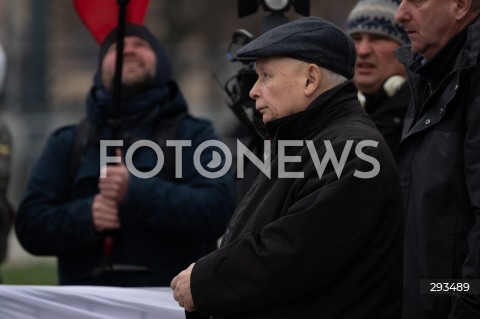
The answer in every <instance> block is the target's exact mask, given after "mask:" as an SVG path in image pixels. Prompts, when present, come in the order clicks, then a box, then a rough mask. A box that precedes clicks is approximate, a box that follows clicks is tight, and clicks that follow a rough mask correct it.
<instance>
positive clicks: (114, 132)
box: [103, 0, 129, 270]
mask: <svg viewBox="0 0 480 319" xmlns="http://www.w3.org/2000/svg"><path fill="white" fill-rule="evenodd" d="M128 2H129V0H117V4H118V25H117V39H116V41H117V58H116V61H115V75H114V78H113V99H112V109H111V113H110V118H109V123H108V124H109V127H110V133H111V137H112V139H114V140H118V139H120V138H121V136H120V128H121V126H122V117H121V114H120V100H121V98H122V67H123V47H124V37H125V24H126V12H127V4H128ZM113 155H115V154H113ZM113 243H114V240H113V232H112V231H105V233H104V236H103V253H104V257H105V263H104V266H105V267H106V268H107V269H108V270H111V269H112V268H113V260H112V252H113Z"/></svg>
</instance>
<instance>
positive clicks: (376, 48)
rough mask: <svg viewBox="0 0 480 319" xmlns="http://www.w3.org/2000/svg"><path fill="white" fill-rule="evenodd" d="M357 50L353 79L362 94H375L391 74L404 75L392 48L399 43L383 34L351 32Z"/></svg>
mask: <svg viewBox="0 0 480 319" xmlns="http://www.w3.org/2000/svg"><path fill="white" fill-rule="evenodd" d="M352 39H353V41H354V42H355V48H356V50H357V61H356V63H355V77H354V78H353V81H354V82H355V85H356V86H357V88H358V89H359V90H360V91H361V92H362V93H364V94H375V93H377V92H378V91H379V90H380V88H381V87H382V85H383V83H384V82H385V80H386V79H388V78H389V77H391V76H392V75H404V73H405V71H404V68H403V65H401V64H400V63H399V62H398V60H397V58H396V57H395V53H394V50H395V49H396V48H398V47H400V44H399V43H398V42H396V41H394V40H392V39H390V38H387V37H385V36H381V35H376V34H372V33H365V32H358V33H354V34H352Z"/></svg>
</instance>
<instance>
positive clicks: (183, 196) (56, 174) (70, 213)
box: [15, 82, 234, 286]
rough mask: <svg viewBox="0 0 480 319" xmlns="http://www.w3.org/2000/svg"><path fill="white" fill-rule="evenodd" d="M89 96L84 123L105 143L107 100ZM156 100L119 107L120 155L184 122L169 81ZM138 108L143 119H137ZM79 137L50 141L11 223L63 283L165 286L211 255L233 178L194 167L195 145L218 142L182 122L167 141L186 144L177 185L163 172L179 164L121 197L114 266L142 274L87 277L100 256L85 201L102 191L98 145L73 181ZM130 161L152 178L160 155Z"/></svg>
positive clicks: (71, 131)
mask: <svg viewBox="0 0 480 319" xmlns="http://www.w3.org/2000/svg"><path fill="white" fill-rule="evenodd" d="M94 92H95V90H93V91H92V94H91V95H90V99H89V103H88V118H89V119H91V120H92V121H94V123H95V124H96V125H98V132H97V139H103V140H108V139H111V135H110V131H109V129H108V125H107V124H106V123H107V122H106V121H107V120H108V116H107V114H108V113H107V110H108V108H107V106H108V105H111V97H110V96H107V97H103V98H102V95H101V94H100V93H99V92H97V93H94ZM100 92H101V91H100ZM155 92H156V91H149V92H147V93H144V94H142V95H137V96H134V97H131V99H132V100H133V102H132V101H130V102H131V103H125V108H124V109H123V112H122V117H123V122H122V124H123V125H122V129H121V132H120V134H121V137H122V139H123V140H124V147H123V148H122V151H123V154H127V149H128V146H130V144H131V143H132V142H134V141H137V140H146V139H150V140H152V139H154V138H153V136H154V132H155V128H154V127H155V126H156V125H160V126H161V125H164V123H165V122H164V121H166V122H168V120H169V118H171V117H173V116H177V115H176V114H178V113H180V114H185V115H186V113H187V105H186V103H185V100H184V99H183V96H182V94H181V92H180V91H179V89H178V88H177V86H176V85H175V84H174V82H172V83H171V84H170V86H169V90H168V94H167V95H166V96H165V95H164V94H158V92H157V93H155ZM124 99H127V97H124ZM125 102H127V101H126V100H125ZM143 108H145V109H146V110H145V113H140V114H138V112H139V111H141V110H142V109H143ZM130 113H131V114H130ZM159 119H160V120H159ZM76 135H77V126H68V127H64V128H62V129H59V130H57V131H56V132H54V133H53V134H52V135H51V136H50V137H49V139H48V141H47V144H46V146H45V148H44V150H43V152H42V155H41V156H40V158H39V160H38V162H37V163H36V165H35V167H34V168H33V170H32V173H31V176H30V180H29V182H28V185H27V189H26V191H25V194H24V196H23V199H22V201H21V203H20V206H19V209H18V211H17V214H16V219H15V230H16V234H17V237H18V239H19V241H20V243H21V244H22V246H23V247H24V248H25V249H26V250H27V251H28V252H30V253H32V254H35V255H49V256H56V257H57V258H58V269H59V281H60V284H67V285H103V286H105V285H106V286H169V285H170V281H171V280H172V279H173V277H174V276H175V275H177V274H178V273H179V272H180V271H181V270H183V269H185V268H186V267H188V266H189V265H190V264H191V263H192V262H195V261H196V260H197V259H198V258H200V257H202V256H203V255H205V254H207V253H208V252H210V251H211V250H212V249H213V248H214V247H212V243H216V240H217V239H218V238H219V237H220V236H221V235H222V234H223V232H224V231H225V228H226V226H227V223H228V220H229V219H230V216H231V213H232V212H233V204H234V183H233V178H232V176H231V175H230V174H226V175H224V176H222V177H220V178H214V179H211V178H207V177H204V176H202V175H201V174H200V173H199V172H198V171H197V170H196V169H195V167H194V166H193V157H194V152H195V150H196V148H197V147H198V145H200V144H201V143H203V142H204V141H207V140H216V139H218V137H217V136H216V134H215V131H214V129H213V125H212V123H211V122H209V121H207V120H203V119H197V118H193V117H191V116H187V115H186V116H183V117H182V119H181V120H180V122H179V123H178V127H177V129H176V132H175V138H172V139H178V140H189V141H191V143H192V146H191V147H184V148H183V149H182V153H183V156H182V159H183V162H182V163H183V164H182V168H183V170H182V178H174V175H170V174H168V173H167V172H168V171H173V170H174V169H173V168H172V167H171V165H177V166H178V165H179V162H175V161H171V162H169V163H166V165H167V166H170V167H164V168H162V170H161V171H160V172H159V173H158V174H157V175H156V176H154V177H152V178H147V179H143V178H139V177H136V176H134V175H132V174H131V175H130V180H129V186H128V193H127V195H126V198H125V200H124V201H123V202H122V204H121V205H120V206H119V215H120V220H121V228H120V229H119V230H118V231H115V235H114V240H115V242H114V245H113V256H112V257H113V262H114V263H116V264H121V265H134V266H141V267H147V268H148V270H149V271H148V272H135V271H129V272H113V273H98V274H97V273H96V272H95V271H94V270H95V269H98V267H99V266H100V263H101V260H102V257H103V250H102V234H100V233H98V232H96V231H95V228H94V225H93V218H92V201H93V198H94V196H95V195H96V194H98V192H99V191H98V180H99V174H100V148H99V144H97V143H98V140H97V143H92V144H89V145H88V147H87V148H86V149H85V151H84V153H83V155H82V156H83V160H82V161H81V163H80V166H79V167H78V169H77V170H76V172H75V174H74V176H72V177H70V170H71V165H72V153H73V151H74V150H73V149H74V144H75V140H76ZM155 142H157V141H155ZM163 150H165V148H163ZM164 154H166V153H164ZM211 160H212V154H211V152H204V153H202V156H201V158H200V161H201V163H202V165H203V167H206V165H207V164H208V163H210V161H211ZM132 161H133V164H134V165H135V168H136V169H137V170H140V171H143V172H150V171H152V169H153V168H154V167H156V165H157V163H158V162H157V161H158V157H157V155H156V153H155V152H154V150H153V149H151V148H149V147H141V148H139V149H137V150H136V151H135V153H134V156H133V159H132Z"/></svg>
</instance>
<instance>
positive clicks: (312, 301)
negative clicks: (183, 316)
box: [172, 17, 403, 319]
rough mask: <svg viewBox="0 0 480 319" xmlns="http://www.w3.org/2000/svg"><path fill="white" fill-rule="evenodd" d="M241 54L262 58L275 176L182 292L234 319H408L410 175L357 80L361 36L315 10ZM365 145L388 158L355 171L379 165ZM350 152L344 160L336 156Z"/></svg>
mask: <svg viewBox="0 0 480 319" xmlns="http://www.w3.org/2000/svg"><path fill="white" fill-rule="evenodd" d="M237 56H238V58H239V59H240V60H241V61H256V71H257V74H258V80H257V82H256V83H255V85H254V86H253V88H252V89H251V91H250V96H251V97H252V98H253V99H255V103H256V109H257V110H258V111H259V112H260V113H261V114H262V117H263V122H264V123H265V126H264V130H265V131H266V132H267V133H266V135H265V138H266V139H270V140H271V143H272V149H273V151H272V152H271V154H270V156H267V159H268V160H269V161H270V163H271V165H272V167H271V175H272V176H266V175H265V174H260V175H259V176H258V177H257V179H256V181H255V182H254V184H253V186H252V188H251V190H250V191H249V193H247V195H246V196H245V198H244V199H243V200H242V202H241V203H240V204H239V205H238V207H237V210H236V211H235V213H234V215H233V217H232V219H231V221H230V224H229V226H228V228H227V231H226V233H225V237H224V241H223V243H222V246H221V247H220V248H219V249H218V250H216V251H214V252H212V253H211V254H209V255H207V256H205V257H203V258H201V259H200V260H198V261H197V262H196V263H195V264H192V265H191V266H190V267H189V268H188V269H186V270H185V271H183V272H181V273H180V274H179V275H178V276H177V277H176V278H175V279H174V280H173V281H172V289H173V291H174V297H175V299H176V300H177V301H178V302H179V304H180V305H181V306H182V307H184V308H185V309H186V310H187V311H193V310H197V312H198V313H200V314H202V315H207V316H208V315H213V318H224V319H225V318H243V319H250V318H252V319H253V318H262V319H270V318H271V319H287V318H288V319H292V318H295V319H312V318H326V319H372V318H382V319H393V318H400V308H401V282H402V276H401V273H402V244H403V236H402V235H403V228H402V221H403V215H402V212H403V210H402V204H401V203H402V197H401V191H400V182H399V179H398V174H397V170H396V167H395V162H394V160H393V158H392V155H391V152H390V150H389V148H388V145H387V144H386V142H385V141H384V139H383V138H382V136H381V134H380V132H379V131H378V130H377V129H376V128H375V125H374V124H373V122H372V121H371V120H370V119H369V117H368V115H367V114H366V113H365V112H364V111H363V110H362V108H361V107H360V104H359V102H358V100H357V90H356V88H355V86H354V85H353V84H352V82H351V81H350V79H351V78H352V77H353V69H354V66H355V46H354V43H353V41H352V39H351V38H350V36H349V35H348V34H346V33H345V32H343V31H342V30H340V29H339V28H338V27H337V26H335V25H333V24H332V23H330V22H328V21H326V20H323V19H320V18H315V17H308V18H302V19H298V20H296V21H292V22H289V23H287V24H284V25H282V26H279V27H277V28H274V29H272V30H270V31H268V32H266V33H264V34H263V35H261V36H260V37H258V38H257V39H255V40H253V41H252V42H250V43H249V44H247V45H245V46H244V47H242V48H241V49H240V50H238V53H237ZM367 141H369V142H367ZM363 143H366V144H363ZM362 145H363V146H365V147H364V148H363V149H364V151H365V152H366V153H367V154H368V155H367V158H368V159H370V160H372V162H374V163H375V164H374V165H373V166H377V164H378V166H377V167H378V171H377V172H376V173H375V174H372V175H370V176H364V177H360V176H359V175H357V173H356V172H360V171H361V172H368V171H370V172H371V170H372V162H370V163H367V162H366V161H364V160H362V159H361V157H363V155H362V156H360V157H358V156H357V154H355V152H354V151H353V150H354V149H360V148H362ZM366 145H370V146H366ZM374 145H375V146H374ZM342 154H343V155H342ZM340 156H342V159H341V160H340V162H342V164H341V165H340V166H338V165H336V164H333V162H332V163H328V161H329V159H332V158H333V157H335V159H334V160H333V161H336V159H338V158H340ZM320 162H321V163H320Z"/></svg>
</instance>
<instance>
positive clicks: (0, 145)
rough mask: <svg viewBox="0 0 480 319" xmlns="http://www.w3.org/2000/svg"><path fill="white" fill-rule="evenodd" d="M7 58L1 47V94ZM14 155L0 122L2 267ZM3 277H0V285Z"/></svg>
mask: <svg viewBox="0 0 480 319" xmlns="http://www.w3.org/2000/svg"><path fill="white" fill-rule="evenodd" d="M6 67H7V56H6V54H5V50H4V49H3V46H2V45H0V93H1V91H2V89H3V84H4V83H5V82H4V80H5V73H6ZM11 154H12V137H11V133H10V129H9V128H8V126H7V125H6V123H5V122H4V121H1V120H0V266H1V265H2V263H3V262H4V261H5V259H6V258H7V247H8V235H9V233H10V229H11V228H12V227H11V226H12V222H13V208H12V205H11V203H10V201H9V199H8V195H7V192H8V184H9V181H10V161H11ZM1 282H2V276H1V275H0V283H1Z"/></svg>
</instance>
